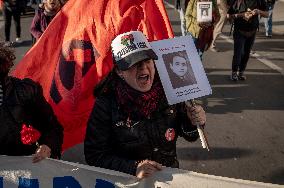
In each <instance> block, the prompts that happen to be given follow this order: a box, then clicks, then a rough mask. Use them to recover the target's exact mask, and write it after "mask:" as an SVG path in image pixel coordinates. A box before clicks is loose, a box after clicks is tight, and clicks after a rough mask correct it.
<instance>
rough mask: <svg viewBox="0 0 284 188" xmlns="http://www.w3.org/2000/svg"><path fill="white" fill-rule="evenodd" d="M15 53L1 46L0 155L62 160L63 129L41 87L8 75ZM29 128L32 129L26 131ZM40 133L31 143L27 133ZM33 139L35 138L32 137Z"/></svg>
mask: <svg viewBox="0 0 284 188" xmlns="http://www.w3.org/2000/svg"><path fill="white" fill-rule="evenodd" d="M15 58H16V57H15V55H14V52H13V51H12V50H11V49H10V48H8V47H2V46H0V122H1V126H0V148H1V149H0V155H11V156H24V155H32V154H34V155H33V159H32V160H33V162H38V161H40V160H42V159H44V158H46V157H52V158H57V159H58V158H60V156H61V145H62V142H63V128H62V126H61V125H60V124H59V122H58V121H57V119H56V116H55V115H54V113H53V111H52V108H51V107H50V105H49V104H48V103H47V102H46V100H45V98H44V96H43V92H42V88H41V86H40V85H39V84H37V83H35V82H33V81H32V80H30V79H23V80H21V79H18V78H15V77H11V76H8V73H9V70H10V69H11V67H12V66H13V61H14V60H15ZM27 129H29V130H27ZM30 129H33V132H35V131H36V132H37V133H38V136H39V138H38V140H35V141H36V142H34V143H31V142H29V140H30V139H29V138H26V137H25V136H29V135H28V134H27V132H25V136H24V135H23V134H24V131H30ZM33 139H34V138H33Z"/></svg>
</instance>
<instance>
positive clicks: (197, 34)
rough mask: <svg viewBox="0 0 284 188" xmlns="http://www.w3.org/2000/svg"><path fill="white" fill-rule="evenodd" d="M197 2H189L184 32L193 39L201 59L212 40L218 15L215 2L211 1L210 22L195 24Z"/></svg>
mask: <svg viewBox="0 0 284 188" xmlns="http://www.w3.org/2000/svg"><path fill="white" fill-rule="evenodd" d="M197 2H199V0H190V1H189V3H188V5H187V8H186V12H185V21H186V32H187V35H190V36H191V37H192V38H193V41H194V43H195V46H196V48H197V51H198V54H199V56H200V58H201V59H202V55H203V52H204V51H206V50H207V49H208V48H209V47H210V46H211V42H212V39H213V30H214V25H215V24H216V23H217V22H218V21H219V18H220V15H219V11H218V7H217V4H216V1H215V0H212V21H211V22H202V23H198V22H197Z"/></svg>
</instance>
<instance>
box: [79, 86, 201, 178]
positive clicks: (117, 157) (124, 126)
mask: <svg viewBox="0 0 284 188" xmlns="http://www.w3.org/2000/svg"><path fill="white" fill-rule="evenodd" d="M112 88H114V87H112ZM114 93H115V92H114V90H113V89H111V91H106V92H105V93H103V94H101V95H100V96H98V97H97V98H96V102H95V105H94V108H93V110H92V113H91V115H90V118H89V121H88V125H87V131H86V137H85V143H84V153H85V159H86V162H87V163H88V164H89V165H92V166H97V167H101V168H107V169H112V170H116V171H120V172H124V173H128V174H132V175H135V174H136V170H137V164H138V163H139V161H141V160H145V159H148V160H153V161H156V162H158V163H161V164H162V165H164V166H167V167H175V168H178V166H179V164H178V161H177V154H176V141H177V138H178V136H182V137H184V138H185V139H186V140H187V141H195V140H196V139H197V138H198V132H197V129H196V126H193V125H191V122H190V120H189V119H188V117H187V115H186V111H185V108H183V107H184V106H183V105H182V104H178V105H173V106H169V105H168V103H167V101H166V99H163V100H161V101H160V102H159V106H158V108H157V109H156V111H154V112H153V113H151V115H150V116H148V117H147V118H138V117H141V116H137V112H131V114H130V115H129V114H125V113H124V112H123V110H122V109H121V107H120V106H119V105H118V103H117V101H116V97H115V94H114ZM129 117H132V118H131V119H130V118H129Z"/></svg>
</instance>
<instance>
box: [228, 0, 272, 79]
mask: <svg viewBox="0 0 284 188" xmlns="http://www.w3.org/2000/svg"><path fill="white" fill-rule="evenodd" d="M230 4H231V5H230V7H229V10H228V18H229V19H230V20H233V22H234V34H233V38H234V56H233V60H232V74H231V76H230V77H231V80H233V81H238V80H246V76H245V75H244V72H245V70H246V66H247V63H248V60H249V56H250V51H251V48H252V46H253V44H254V40H255V35H256V31H257V28H258V27H259V16H260V17H268V11H267V10H268V9H267V8H268V7H267V4H266V2H265V0H257V1H256V0H237V1H234V2H233V3H230Z"/></svg>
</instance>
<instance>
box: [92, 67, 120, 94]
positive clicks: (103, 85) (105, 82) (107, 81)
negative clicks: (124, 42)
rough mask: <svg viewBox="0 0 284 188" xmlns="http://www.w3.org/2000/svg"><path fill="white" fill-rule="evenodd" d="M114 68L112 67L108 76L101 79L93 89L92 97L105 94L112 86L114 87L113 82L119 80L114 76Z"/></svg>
mask: <svg viewBox="0 0 284 188" xmlns="http://www.w3.org/2000/svg"><path fill="white" fill-rule="evenodd" d="M115 71H116V67H113V68H112V70H111V71H110V72H109V73H108V75H107V76H106V77H105V78H104V79H102V80H101V81H100V82H99V83H98V84H97V85H96V87H95V89H94V96H95V97H98V96H99V95H101V94H103V93H107V92H108V91H109V90H110V89H112V86H113V85H114V82H115V80H117V79H119V76H118V75H117V74H116V72H115Z"/></svg>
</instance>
